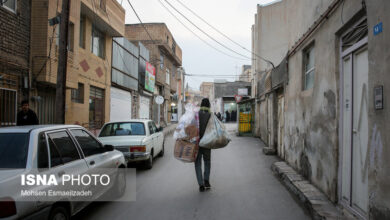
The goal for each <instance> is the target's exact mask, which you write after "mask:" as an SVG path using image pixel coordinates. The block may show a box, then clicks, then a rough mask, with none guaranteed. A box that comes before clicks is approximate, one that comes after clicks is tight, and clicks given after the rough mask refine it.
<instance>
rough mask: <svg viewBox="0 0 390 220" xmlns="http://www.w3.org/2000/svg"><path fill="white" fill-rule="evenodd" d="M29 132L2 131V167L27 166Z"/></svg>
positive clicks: (0, 134)
mask: <svg viewBox="0 0 390 220" xmlns="http://www.w3.org/2000/svg"><path fill="white" fill-rule="evenodd" d="M28 142H29V134H28V133H0V169H1V168H2V169H12V168H14V169H20V168H26V161H27V154H28V144H29V143H28Z"/></svg>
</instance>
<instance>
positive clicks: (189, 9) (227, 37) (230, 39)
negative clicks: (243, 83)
mask: <svg viewBox="0 0 390 220" xmlns="http://www.w3.org/2000/svg"><path fill="white" fill-rule="evenodd" d="M165 1H167V0H165ZM176 1H177V2H178V3H179V4H180V5H182V6H183V7H184V8H186V9H187V10H188V11H190V12H191V13H192V14H193V15H195V16H196V17H197V18H199V19H200V20H201V21H203V22H204V23H205V24H207V25H208V26H209V27H211V28H212V29H214V30H215V31H216V32H218V33H219V34H221V35H222V36H224V37H225V38H226V39H228V40H229V41H231V42H232V43H234V44H235V45H237V46H239V47H241V48H242V49H244V50H246V51H248V52H249V53H251V54H252V55H254V56H256V57H258V58H260V59H262V60H263V61H265V62H267V63H269V64H271V65H272V67H273V68H275V66H274V64H273V63H272V62H271V61H270V60H267V59H265V58H264V57H262V56H260V55H258V54H256V53H255V52H253V51H251V50H249V49H247V48H246V47H244V46H242V45H241V44H239V43H237V42H236V41H234V40H233V39H232V38H230V37H229V36H227V35H226V34H224V33H223V32H222V31H220V30H219V29H217V28H216V27H214V26H213V25H211V24H210V23H209V22H207V21H206V20H205V19H203V18H202V17H200V16H199V15H198V14H197V13H195V12H194V11H193V10H192V9H191V8H189V7H187V6H186V5H185V4H184V3H182V2H181V1H180V0H176Z"/></svg>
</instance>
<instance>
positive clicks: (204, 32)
mask: <svg viewBox="0 0 390 220" xmlns="http://www.w3.org/2000/svg"><path fill="white" fill-rule="evenodd" d="M165 2H166V3H168V5H169V6H171V8H173V9H174V10H175V11H176V12H177V13H179V14H180V15H181V16H182V17H183V18H184V19H186V20H187V21H188V22H190V23H191V24H192V25H193V26H194V27H196V28H197V29H198V30H199V31H201V32H202V33H203V34H205V35H206V36H207V37H209V38H210V39H211V40H213V41H214V42H216V43H217V44H219V45H221V46H222V47H224V48H226V49H227V50H229V51H231V52H233V53H235V54H237V55H240V56H242V57H245V58H247V59H250V60H251V59H252V58H250V57H248V56H246V55H244V54H241V53H239V52H237V51H235V50H233V49H231V48H229V47H227V46H226V45H225V44H223V43H221V42H219V41H218V40H216V39H215V38H213V37H212V36H210V35H209V34H208V33H207V32H206V31H204V30H203V29H201V28H200V27H199V26H197V25H196V24H195V23H194V22H192V21H191V20H190V19H189V18H187V17H186V16H185V15H184V14H183V13H181V12H180V11H179V10H178V9H176V8H175V7H174V6H173V5H172V4H171V3H170V2H168V1H167V0H165Z"/></svg>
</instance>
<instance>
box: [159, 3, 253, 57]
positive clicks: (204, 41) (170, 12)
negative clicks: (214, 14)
mask: <svg viewBox="0 0 390 220" xmlns="http://www.w3.org/2000/svg"><path fill="white" fill-rule="evenodd" d="M158 1H159V3H160V4H161V5H162V6H163V7H164V8H165V10H167V11H168V12H169V14H171V15H172V16H173V17H174V18H175V19H176V20H177V21H178V22H179V23H180V24H182V25H183V26H184V27H185V28H186V29H187V30H188V31H189V32H191V33H192V34H193V35H195V36H196V37H197V38H198V39H199V40H201V41H202V42H203V43H205V44H207V45H208V46H209V47H211V48H213V49H214V50H216V51H218V52H220V53H222V54H224V55H226V56H229V57H231V58H234V59H239V60H246V59H244V58H240V57H235V56H232V55H230V54H228V53H225V52H224V51H222V50H220V49H218V48H216V47H214V46H213V45H211V44H210V43H209V42H207V41H206V40H204V39H203V38H201V37H200V36H199V35H198V34H196V33H195V32H194V31H192V30H191V29H190V28H189V27H188V26H187V25H185V24H184V23H183V22H182V21H181V20H180V19H179V18H178V17H177V16H176V15H175V14H173V12H172V11H171V10H170V9H169V8H167V7H166V6H165V5H164V4H163V3H162V2H161V0H158Z"/></svg>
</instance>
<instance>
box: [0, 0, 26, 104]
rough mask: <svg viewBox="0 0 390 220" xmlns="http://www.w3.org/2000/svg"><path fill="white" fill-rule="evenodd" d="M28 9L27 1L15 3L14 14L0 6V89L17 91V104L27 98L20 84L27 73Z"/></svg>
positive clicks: (22, 0)
mask: <svg viewBox="0 0 390 220" xmlns="http://www.w3.org/2000/svg"><path fill="white" fill-rule="evenodd" d="M30 7H31V5H30V1H29V0H20V1H17V10H16V12H12V11H10V10H8V9H6V8H4V7H2V6H0V27H1V28H0V74H1V75H2V76H3V77H2V80H0V87H3V88H9V89H14V90H17V100H18V103H20V102H21V101H22V100H23V99H26V98H27V97H28V93H27V92H28V91H27V90H24V89H22V88H23V83H22V82H23V77H24V76H28V73H29V52H30V18H31V16H30ZM11 78H12V82H11V81H9V80H5V79H11Z"/></svg>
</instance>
